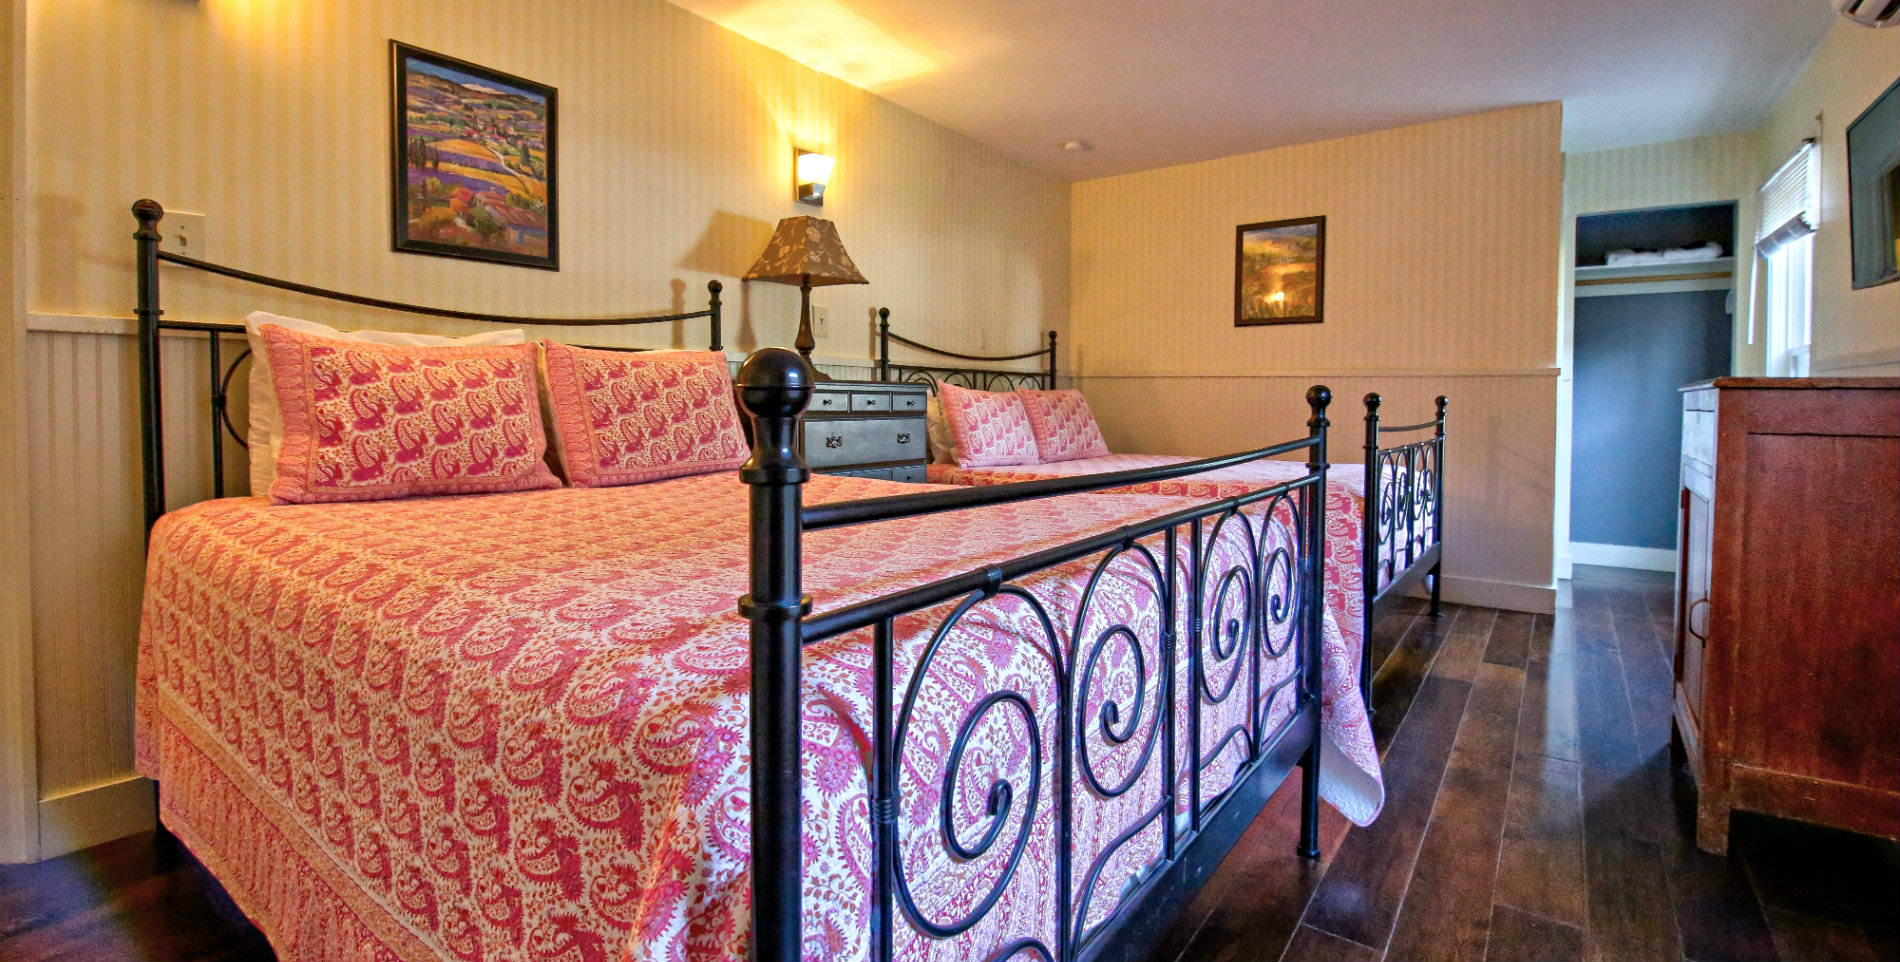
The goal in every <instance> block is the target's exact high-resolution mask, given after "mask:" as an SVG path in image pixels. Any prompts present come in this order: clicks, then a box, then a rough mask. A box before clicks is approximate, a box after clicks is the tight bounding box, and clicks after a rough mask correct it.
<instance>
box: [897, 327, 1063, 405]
mask: <svg viewBox="0 0 1900 962" xmlns="http://www.w3.org/2000/svg"><path fill="white" fill-rule="evenodd" d="M892 341H896V342H897V343H899V344H902V345H904V346H905V347H910V348H915V349H916V350H919V351H923V352H925V353H927V354H935V355H937V356H939V357H952V358H956V359H957V360H959V361H1024V360H1028V359H1029V358H1032V357H1043V356H1045V355H1046V356H1047V357H1048V361H1047V362H1046V363H1045V365H1044V367H1043V369H1042V370H1040V371H1007V370H999V369H996V368H983V367H940V366H936V365H919V364H895V363H892V361H891V342H892ZM877 379H878V380H880V381H908V382H912V383H919V384H928V385H930V390H931V393H933V394H934V393H936V391H937V385H938V384H939V383H943V384H955V385H957V386H958V387H967V388H973V389H975V390H978V391H994V390H997V389H999V388H1000V389H1002V390H1005V391H1013V390H1015V389H1017V388H1019V387H1041V388H1044V389H1048V390H1054V389H1055V386H1056V332H1054V331H1050V332H1049V346H1048V347H1045V348H1041V349H1040V350H1035V351H1028V352H1025V353H1022V354H959V353H957V352H956V351H946V350H944V349H943V348H940V347H931V346H930V345H928V344H919V343H917V342H916V341H913V340H911V339H910V338H908V337H904V336H902V335H899V334H892V333H891V309H890V308H888V307H880V308H878V309H877Z"/></svg>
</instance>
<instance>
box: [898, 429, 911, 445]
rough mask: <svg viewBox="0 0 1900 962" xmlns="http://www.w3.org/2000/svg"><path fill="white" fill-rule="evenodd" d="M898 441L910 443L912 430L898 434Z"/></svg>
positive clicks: (899, 442)
mask: <svg viewBox="0 0 1900 962" xmlns="http://www.w3.org/2000/svg"><path fill="white" fill-rule="evenodd" d="M897 443H898V444H909V443H910V432H909V431H905V432H903V433H901V434H899V435H898V436H897Z"/></svg>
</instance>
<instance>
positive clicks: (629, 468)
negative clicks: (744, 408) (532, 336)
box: [543, 341, 746, 488]
mask: <svg viewBox="0 0 1900 962" xmlns="http://www.w3.org/2000/svg"><path fill="white" fill-rule="evenodd" d="M543 348H544V349H545V350H546V352H547V353H546V355H545V357H546V361H547V378H548V401H549V404H550V406H551V407H552V409H553V415H552V418H551V420H552V421H553V423H554V430H555V446H556V449H557V450H558V451H559V453H560V457H561V463H562V468H563V470H565V471H566V472H567V480H568V483H570V484H572V485H574V486H575V487H577V488H597V487H606V486H609V485H616V484H638V483H641V482H645V481H657V480H659V479H661V478H677V477H683V476H685V475H689V474H706V473H709V472H713V471H730V470H732V469H733V468H736V467H738V466H739V465H741V464H743V463H745V459H746V445H745V435H744V433H743V432H741V431H740V428H739V412H738V409H737V407H736V406H735V405H734V404H733V400H732V376H731V374H730V373H729V372H728V371H727V369H726V357H725V355H724V354H720V353H716V352H711V351H667V352H664V353H649V352H623V351H593V350H587V349H585V348H578V347H570V346H568V345H566V344H557V343H555V342H553V341H545V342H543Z"/></svg>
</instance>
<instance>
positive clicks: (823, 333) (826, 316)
mask: <svg viewBox="0 0 1900 962" xmlns="http://www.w3.org/2000/svg"><path fill="white" fill-rule="evenodd" d="M811 333H812V336H813V337H830V336H831V312H830V311H829V310H826V309H825V308H823V307H820V306H818V305H817V304H813V305H812V306H811Z"/></svg>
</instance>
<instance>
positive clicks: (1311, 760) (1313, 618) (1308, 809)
mask: <svg viewBox="0 0 1900 962" xmlns="http://www.w3.org/2000/svg"><path fill="white" fill-rule="evenodd" d="M1332 403H1333V392H1332V389H1331V388H1329V387H1327V386H1326V385H1324V384H1315V385H1313V386H1312V387H1310V388H1307V389H1306V405H1307V407H1308V409H1310V410H1311V411H1312V416H1311V417H1308V418H1307V419H1306V429H1307V431H1308V432H1309V433H1310V434H1311V435H1312V438H1313V442H1312V446H1311V447H1310V448H1308V449H1307V455H1306V470H1307V471H1308V472H1309V473H1311V474H1315V475H1317V476H1318V480H1316V481H1314V483H1313V487H1312V502H1311V503H1310V505H1309V507H1308V510H1307V512H1306V517H1305V519H1304V520H1305V523H1306V526H1307V527H1306V537H1305V539H1304V540H1305V542H1306V545H1305V550H1304V551H1303V552H1302V554H1303V556H1304V557H1303V558H1302V564H1304V565H1305V566H1306V577H1305V578H1303V579H1302V580H1301V583H1302V584H1303V585H1305V586H1307V590H1308V591H1309V592H1311V594H1310V595H1309V596H1308V597H1307V599H1306V602H1305V607H1303V608H1302V609H1301V610H1302V611H1303V612H1304V613H1305V617H1306V624H1305V625H1304V626H1303V630H1302V635H1303V638H1302V640H1303V642H1304V646H1303V647H1304V651H1303V652H1302V653H1301V659H1300V662H1301V663H1300V669H1301V671H1302V672H1303V673H1304V675H1305V677H1304V678H1303V679H1302V682H1301V687H1302V688H1304V689H1305V693H1306V698H1305V699H1303V701H1307V702H1308V703H1310V704H1318V703H1319V700H1320V697H1321V692H1322V691H1323V689H1324V682H1323V681H1322V679H1321V677H1320V671H1321V667H1322V661H1323V657H1322V655H1321V652H1322V651H1323V650H1324V644H1323V642H1322V641H1321V639H1320V635H1321V632H1323V631H1324V630H1325V625H1326V592H1325V589H1324V587H1323V585H1324V584H1325V577H1324V570H1325V569H1324V565H1325V564H1326V560H1325V554H1326V428H1327V426H1328V425H1329V424H1331V423H1332V422H1330V421H1329V420H1327V418H1326V408H1327V407H1328V406H1329V405H1331V404H1332ZM1319 747H1320V735H1319V732H1318V731H1315V732H1314V733H1313V739H1312V741H1311V742H1309V743H1308V744H1307V746H1306V757H1305V758H1304V759H1302V760H1301V762H1300V844H1299V849H1298V851H1299V855H1300V857H1301V858H1319Z"/></svg>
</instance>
